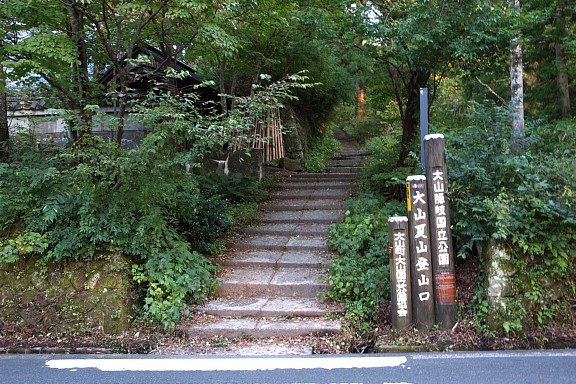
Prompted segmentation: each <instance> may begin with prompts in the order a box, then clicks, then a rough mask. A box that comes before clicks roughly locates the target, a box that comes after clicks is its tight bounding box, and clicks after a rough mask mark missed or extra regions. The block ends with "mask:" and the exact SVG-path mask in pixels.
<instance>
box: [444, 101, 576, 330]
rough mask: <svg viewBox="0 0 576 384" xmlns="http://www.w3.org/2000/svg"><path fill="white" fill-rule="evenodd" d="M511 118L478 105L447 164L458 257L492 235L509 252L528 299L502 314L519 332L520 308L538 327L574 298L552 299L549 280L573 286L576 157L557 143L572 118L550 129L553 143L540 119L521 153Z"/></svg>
mask: <svg viewBox="0 0 576 384" xmlns="http://www.w3.org/2000/svg"><path fill="white" fill-rule="evenodd" d="M508 122H509V115H508V113H507V111H505V110H502V109H499V108H494V107H492V106H486V105H478V104H477V105H474V113H473V115H472V116H471V124H470V126H469V127H468V128H467V129H465V130H463V131H462V132H459V133H458V134H454V135H450V138H449V140H448V143H449V148H448V162H449V169H450V179H451V189H450V198H451V202H452V208H453V212H452V213H453V223H454V226H453V235H454V237H455V239H456V244H457V245H458V246H459V249H460V251H459V256H460V257H466V256H467V255H469V254H471V251H472V250H473V249H474V243H475V242H476V241H482V240H486V239H489V238H495V239H498V240H499V241H500V242H502V243H503V244H505V245H506V246H507V247H508V248H509V249H510V253H511V256H512V259H511V261H510V262H511V265H512V266H513V268H514V269H515V270H516V271H517V272H516V273H515V274H514V276H513V280H514V282H515V287H516V289H517V292H516V294H520V295H523V296H524V299H525V300H524V301H520V302H518V303H515V305H516V307H518V308H516V310H512V309H510V308H509V309H507V310H506V312H505V313H504V314H503V315H501V316H502V319H503V323H507V328H508V331H516V332H518V331H519V325H518V324H516V323H514V322H513V321H512V320H511V319H514V317H513V316H516V315H518V313H520V312H523V311H524V312H525V313H528V314H529V315H528V316H523V317H522V318H523V319H524V320H523V321H522V325H523V326H524V327H526V328H531V327H533V326H540V325H543V324H545V323H546V322H547V320H549V319H551V318H553V317H554V311H555V310H557V309H559V307H558V306H557V303H560V302H561V301H558V300H572V299H570V298H569V297H570V296H567V297H566V298H564V299H562V298H561V297H556V298H555V299H551V296H550V293H551V291H552V289H551V288H550V286H546V285H545V284H544V286H543V282H545V281H561V282H565V283H564V284H567V282H570V281H571V279H572V278H571V276H573V273H574V260H575V258H576V249H575V247H574V245H575V243H576V205H575V202H576V200H575V198H574V195H573V193H572V191H574V189H575V188H576V180H575V179H574V176H573V175H574V173H575V172H576V160H575V156H574V153H573V149H572V147H571V144H568V142H564V141H563V140H558V137H560V138H562V137H565V136H564V134H565V135H567V136H570V135H571V134H572V130H573V128H569V129H567V127H568V126H570V124H567V122H562V123H559V125H558V126H561V127H562V129H563V131H564V134H561V135H559V136H558V135H556V134H552V135H551V141H550V142H547V141H546V140H545V139H544V135H542V137H541V136H540V135H539V133H543V132H548V131H549V130H550V131H551V132H554V129H550V126H548V125H544V124H541V123H540V122H536V123H535V125H534V126H531V127H529V128H527V136H526V139H525V140H524V143H523V148H524V153H523V154H521V155H515V154H513V151H512V150H511V148H510V129H509V127H508V124H509V123H508ZM556 132H558V130H556ZM506 316H509V317H506ZM526 328H525V329H526Z"/></svg>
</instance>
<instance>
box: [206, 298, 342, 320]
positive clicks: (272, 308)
mask: <svg viewBox="0 0 576 384" xmlns="http://www.w3.org/2000/svg"><path fill="white" fill-rule="evenodd" d="M203 310H204V312H205V313H206V314H208V315H212V316H220V317H234V318H239V317H247V316H251V317H258V318H261V317H284V318H291V317H321V316H326V315H328V314H341V313H343V312H344V309H343V307H342V305H339V304H336V303H327V302H324V301H321V300H318V299H304V298H300V299H289V298H273V299H268V298H243V299H224V298H219V299H216V300H212V301H210V302H209V303H208V304H206V305H205V306H204V307H203Z"/></svg>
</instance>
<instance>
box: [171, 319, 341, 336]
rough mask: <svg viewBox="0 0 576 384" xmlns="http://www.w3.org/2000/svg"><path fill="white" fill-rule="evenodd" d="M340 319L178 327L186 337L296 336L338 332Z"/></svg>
mask: <svg viewBox="0 0 576 384" xmlns="http://www.w3.org/2000/svg"><path fill="white" fill-rule="evenodd" d="M341 329H342V326H341V324H340V320H327V319H324V318H317V319H316V318H313V319H305V320H300V319H296V320H287V319H254V318H250V319H220V320H219V321H215V322H211V323H206V324H195V325H191V326H183V327H178V330H179V331H181V332H183V333H185V334H187V335H189V336H190V337H214V336H218V337H227V338H239V337H253V338H259V339H264V338H272V337H298V336H307V335H326V334H335V333H339V332H340V331H341Z"/></svg>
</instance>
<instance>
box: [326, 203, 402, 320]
mask: <svg viewBox="0 0 576 384" xmlns="http://www.w3.org/2000/svg"><path fill="white" fill-rule="evenodd" d="M398 214H403V215H404V214H405V207H404V206H403V204H401V203H399V202H396V201H387V202H383V201H381V200H379V199H378V198H376V197H374V196H371V195H360V196H359V197H357V198H355V199H352V200H350V201H348V202H347V205H346V219H345V220H344V222H343V223H337V224H332V225H331V226H330V230H329V235H328V244H329V246H330V247H331V248H332V249H334V250H335V251H336V256H334V260H333V261H332V262H331V263H330V264H329V267H328V279H329V282H330V285H331V290H330V291H329V292H328V296H329V297H330V298H332V299H334V300H337V301H340V302H342V303H344V304H345V306H346V309H347V311H348V314H347V316H349V317H352V318H354V319H355V320H356V321H362V322H367V321H373V320H376V319H377V318H378V312H379V305H380V304H381V303H382V301H383V300H387V299H389V296H390V269H389V264H388V262H389V255H388V217H390V216H394V215H398Z"/></svg>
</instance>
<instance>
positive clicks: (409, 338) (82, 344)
mask: <svg viewBox="0 0 576 384" xmlns="http://www.w3.org/2000/svg"><path fill="white" fill-rule="evenodd" d="M478 270H479V268H478V266H477V265H476V263H475V262H474V261H472V260H469V261H466V262H464V263H462V264H461V265H459V266H458V268H457V285H458V295H459V301H460V303H459V304H460V312H461V314H460V317H459V318H460V320H459V321H458V323H457V324H456V325H455V327H454V328H453V329H452V330H440V329H434V330H432V331H429V332H420V331H417V330H409V331H402V332H398V331H393V330H392V329H391V327H390V324H389V323H388V322H387V321H384V322H383V323H382V324H379V325H377V326H375V327H374V329H373V330H372V332H368V335H367V334H366V333H360V332H355V331H354V330H353V329H350V328H349V327H346V326H345V327H344V329H345V331H344V332H343V333H342V334H340V335H324V336H308V337H296V338H271V339H261V340H256V339H250V338H239V339H223V338H211V339H191V338H187V337H185V336H184V335H183V334H181V333H179V332H177V331H173V332H166V331H164V330H163V329H161V328H159V327H156V326H151V325H149V324H145V323H135V324H134V326H133V329H132V330H131V331H129V332H126V333H124V334H122V335H119V336H109V335H104V334H102V333H101V332H99V331H97V330H93V331H87V332H84V333H83V334H77V333H71V334H59V335H55V334H50V333H48V334H35V333H33V332H31V331H29V330H26V329H13V330H10V329H9V327H4V331H3V334H1V335H0V353H156V354H227V353H230V354H234V353H236V354H237V353H238V352H237V351H238V350H242V348H243V347H248V346H251V347H258V348H260V350H262V351H280V352H278V353H287V354H290V353H302V351H307V352H308V353H315V354H338V353H373V352H421V351H480V350H484V351H485V350H491V351H492V350H512V349H561V348H576V326H575V325H571V326H570V327H566V326H561V325H558V324H550V325H549V326H548V327H547V328H546V329H545V330H542V331H539V332H533V333H529V334H526V335H521V336H515V335H508V336H507V337H499V336H494V335H484V334H479V333H478V332H477V331H476V326H475V321H474V316H475V315H474V313H473V311H472V303H473V300H474V289H475V287H476V286H477V281H478V278H479V275H478ZM389 312H390V306H389V303H385V304H384V305H383V306H382V313H381V316H382V318H383V319H389V318H390V316H389ZM198 321H210V319H209V318H207V317H202V316H197V317H194V318H191V319H187V320H185V322H198ZM235 351H236V352H235ZM294 351H296V352H294Z"/></svg>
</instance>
